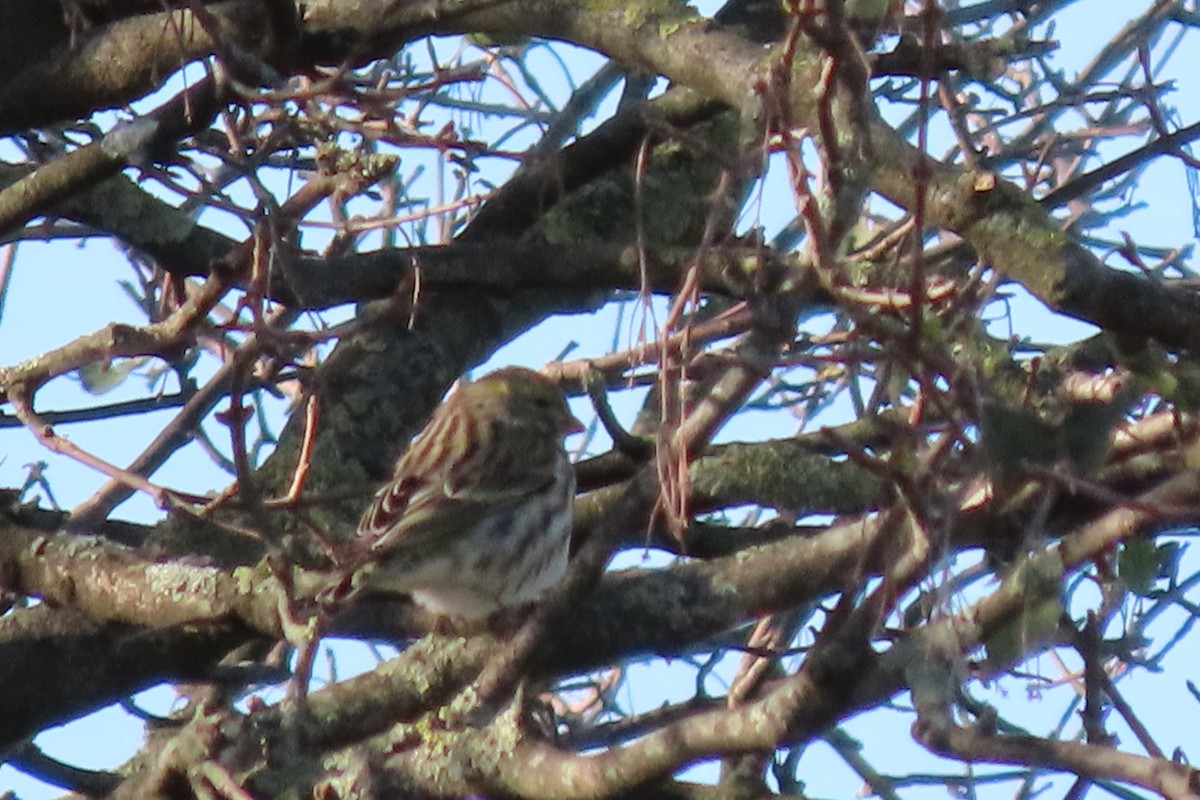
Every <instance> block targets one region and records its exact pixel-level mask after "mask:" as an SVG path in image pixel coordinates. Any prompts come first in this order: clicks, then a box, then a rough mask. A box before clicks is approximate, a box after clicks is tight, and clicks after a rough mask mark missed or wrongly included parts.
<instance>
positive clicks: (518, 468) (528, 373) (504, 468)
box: [354, 367, 583, 619]
mask: <svg viewBox="0 0 1200 800" xmlns="http://www.w3.org/2000/svg"><path fill="white" fill-rule="evenodd" d="M582 430H583V425H582V424H581V423H580V422H579V420H577V419H575V417H573V416H572V415H571V412H570V409H569V408H568V407H567V402H566V399H565V398H564V397H563V395H562V392H560V391H559V389H558V387H557V386H556V385H555V384H554V383H552V382H551V381H550V380H549V379H547V378H546V377H544V376H542V375H540V374H539V373H537V372H534V371H532V370H528V369H524V368H521V367H508V368H505V369H501V370H498V371H496V372H493V373H491V374H489V375H486V376H484V377H483V378H480V379H479V380H477V381H473V382H470V383H463V384H462V385H460V386H459V387H458V389H456V390H455V391H454V392H453V393H452V394H451V395H450V396H449V397H448V398H447V399H446V400H445V401H443V402H442V404H441V405H440V406H438V408H437V409H436V410H435V411H434V413H433V417H432V419H430V421H429V423H428V424H427V425H426V426H425V428H424V430H422V431H421V433H420V434H419V435H418V436H417V438H416V439H415V440H414V441H413V443H412V446H411V447H410V448H409V449H408V451H407V452H405V453H404V455H403V456H401V457H400V460H399V461H398V462H397V464H396V471H395V474H394V475H393V477H392V480H391V482H390V483H388V484H387V485H386V486H384V487H383V488H382V489H380V490H379V492H378V493H377V494H376V495H375V499H374V501H373V502H372V503H371V506H370V508H368V509H367V512H366V513H365V514H364V515H363V518H362V520H361V521H360V522H359V525H358V532H359V536H360V537H362V539H361V541H362V542H363V543H364V545H365V546H366V547H367V548H368V550H369V555H370V558H371V562H372V563H371V564H369V565H368V566H367V567H365V568H364V569H363V570H360V572H359V573H358V574H357V575H356V576H355V578H354V583H355V585H356V586H357V587H361V588H363V589H366V590H367V591H383V592H395V593H404V594H411V595H412V597H413V600H415V601H416V602H417V603H418V604H419V605H421V606H422V607H424V608H426V609H428V610H429V611H431V612H433V613H435V614H438V615H440V616H450V617H460V618H464V619H478V618H480V617H484V616H487V615H488V614H490V613H492V612H493V611H496V610H498V609H500V608H502V607H505V606H513V605H519V604H521V603H524V602H528V601H530V600H533V599H534V598H536V597H537V596H538V595H540V594H541V593H542V592H544V591H545V590H546V589H548V588H549V587H551V586H553V585H554V584H555V583H557V582H558V580H559V579H560V578H562V576H563V573H564V572H566V569H567V551H568V546H569V544H570V538H571V501H572V499H573V498H574V496H575V472H574V469H573V468H572V466H571V463H570V461H569V460H568V458H567V454H566V451H565V450H564V449H563V438H564V437H565V436H567V435H568V434H571V433H578V432H580V431H582Z"/></svg>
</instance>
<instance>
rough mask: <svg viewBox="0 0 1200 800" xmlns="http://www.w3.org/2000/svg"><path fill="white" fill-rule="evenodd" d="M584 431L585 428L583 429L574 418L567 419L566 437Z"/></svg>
mask: <svg viewBox="0 0 1200 800" xmlns="http://www.w3.org/2000/svg"><path fill="white" fill-rule="evenodd" d="M585 430H586V428H585V427H584V424H583V423H582V422H580V421H579V420H577V419H576V418H575V417H568V418H567V436H570V435H571V434H574V433H583V432H584V431H585Z"/></svg>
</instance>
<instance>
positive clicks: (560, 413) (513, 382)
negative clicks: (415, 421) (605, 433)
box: [459, 367, 583, 438]
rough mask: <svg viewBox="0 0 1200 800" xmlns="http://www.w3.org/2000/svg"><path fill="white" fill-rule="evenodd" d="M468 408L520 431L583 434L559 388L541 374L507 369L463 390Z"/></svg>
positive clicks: (512, 368)
mask: <svg viewBox="0 0 1200 800" xmlns="http://www.w3.org/2000/svg"><path fill="white" fill-rule="evenodd" d="M459 392H460V393H461V400H462V401H463V403H464V404H465V405H469V406H473V407H475V408H477V409H487V410H488V411H489V412H490V413H488V414H487V416H490V417H491V418H493V419H503V420H506V421H507V422H508V423H509V424H511V425H513V426H515V427H519V428H532V429H541V430H546V429H550V430H552V431H553V432H554V434H555V435H556V436H557V438H562V437H564V436H567V435H569V434H572V433H580V432H581V431H583V423H581V422H580V421H579V420H577V419H576V418H575V417H574V416H573V415H572V414H571V409H570V408H569V407H568V406H567V400H566V398H565V397H563V393H562V391H561V390H560V389H559V388H558V386H557V385H556V384H555V383H554V382H553V381H551V380H550V379H549V378H547V377H546V376H544V375H542V374H541V373H538V372H534V371H533V370H531V369H525V368H524V367H506V368H504V369H500V370H497V371H495V372H492V373H489V374H488V375H485V376H484V377H482V378H480V379H479V380H476V381H473V382H471V383H468V384H466V385H464V386H462V387H460V389H459Z"/></svg>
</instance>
